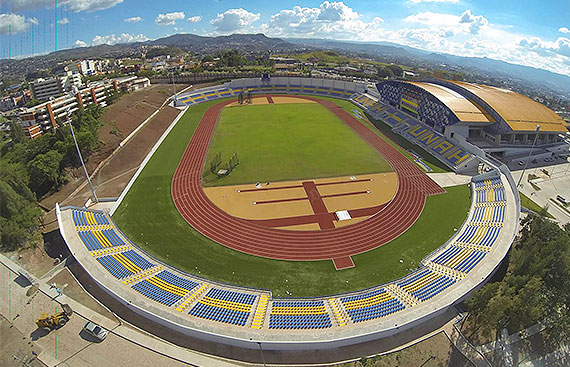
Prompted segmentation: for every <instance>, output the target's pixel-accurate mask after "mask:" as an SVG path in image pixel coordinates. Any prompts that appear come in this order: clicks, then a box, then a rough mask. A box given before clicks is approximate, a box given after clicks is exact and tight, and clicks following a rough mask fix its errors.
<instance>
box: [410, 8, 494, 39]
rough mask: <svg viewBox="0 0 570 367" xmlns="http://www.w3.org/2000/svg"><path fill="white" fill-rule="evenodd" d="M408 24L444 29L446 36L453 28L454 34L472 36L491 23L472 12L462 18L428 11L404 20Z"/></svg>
mask: <svg viewBox="0 0 570 367" xmlns="http://www.w3.org/2000/svg"><path fill="white" fill-rule="evenodd" d="M403 21H404V22H406V23H418V24H424V25H428V26H431V27H444V28H445V29H444V31H445V33H446V34H448V33H449V32H450V29H451V28H453V32H454V34H458V33H461V32H468V33H471V34H479V32H480V31H481V30H482V29H484V28H485V27H486V26H487V25H488V24H489V21H488V20H487V18H485V17H484V16H482V15H473V14H471V10H466V11H464V12H463V13H461V15H460V16H457V15H454V14H442V13H432V12H430V11H426V12H423V13H418V14H413V15H410V16H407V17H406V18H404V19H403Z"/></svg>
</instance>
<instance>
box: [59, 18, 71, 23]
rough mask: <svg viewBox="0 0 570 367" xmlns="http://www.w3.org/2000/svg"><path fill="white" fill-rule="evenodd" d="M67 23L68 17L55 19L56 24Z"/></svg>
mask: <svg viewBox="0 0 570 367" xmlns="http://www.w3.org/2000/svg"><path fill="white" fill-rule="evenodd" d="M68 23H69V19H67V17H66V18H62V19H59V20H58V21H57V24H68Z"/></svg>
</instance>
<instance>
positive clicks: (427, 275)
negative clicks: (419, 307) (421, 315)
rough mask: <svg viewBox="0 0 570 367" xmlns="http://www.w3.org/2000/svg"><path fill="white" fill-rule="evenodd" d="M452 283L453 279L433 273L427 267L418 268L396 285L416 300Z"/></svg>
mask: <svg viewBox="0 0 570 367" xmlns="http://www.w3.org/2000/svg"><path fill="white" fill-rule="evenodd" d="M454 283H455V279H452V278H450V277H448V276H445V275H440V274H438V273H435V272H433V271H431V270H430V269H428V268H420V269H419V270H416V271H415V272H413V273H412V274H411V275H408V276H407V277H405V278H404V279H403V280H400V281H398V282H397V285H398V286H399V287H400V288H402V289H403V290H405V291H406V292H408V293H409V294H411V295H412V296H414V297H416V298H417V299H418V300H420V301H425V300H428V299H430V298H432V297H433V296H435V295H436V294H438V293H440V292H442V291H444V290H445V289H446V288H448V287H449V286H451V285H452V284H454Z"/></svg>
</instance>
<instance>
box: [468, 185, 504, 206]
mask: <svg viewBox="0 0 570 367" xmlns="http://www.w3.org/2000/svg"><path fill="white" fill-rule="evenodd" d="M475 194H476V195H477V203H487V202H495V203H501V202H504V201H505V188H504V187H502V186H501V187H494V188H486V189H484V190H476V191H475Z"/></svg>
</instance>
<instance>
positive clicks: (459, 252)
mask: <svg viewBox="0 0 570 367" xmlns="http://www.w3.org/2000/svg"><path fill="white" fill-rule="evenodd" d="M486 254H487V252H485V251H480V250H475V249H469V248H463V247H458V246H453V245H452V246H449V247H448V248H447V249H446V250H445V251H443V252H442V253H441V254H440V255H439V256H438V257H436V258H435V259H433V260H432V262H434V263H436V264H440V265H444V266H447V267H449V268H452V269H454V270H457V271H460V272H463V273H468V272H469V271H471V269H473V268H474V267H475V266H476V265H477V264H478V263H479V262H480V261H481V260H482V259H483V258H484V257H485V255H486Z"/></svg>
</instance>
